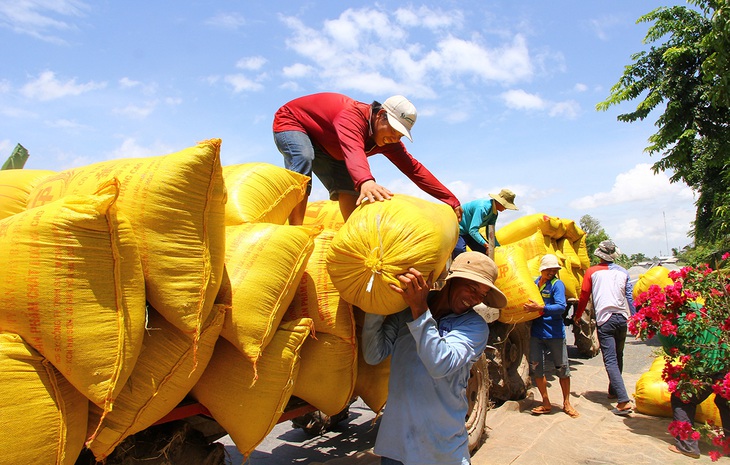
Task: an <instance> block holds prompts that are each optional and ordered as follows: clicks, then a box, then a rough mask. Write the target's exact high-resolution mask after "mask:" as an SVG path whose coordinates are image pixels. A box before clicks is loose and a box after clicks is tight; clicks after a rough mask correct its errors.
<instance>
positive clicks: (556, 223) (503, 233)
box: [495, 213, 565, 245]
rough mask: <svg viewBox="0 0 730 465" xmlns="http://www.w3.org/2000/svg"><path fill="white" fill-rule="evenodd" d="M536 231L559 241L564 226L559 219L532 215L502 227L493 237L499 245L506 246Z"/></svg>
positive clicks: (539, 214) (538, 214) (544, 215)
mask: <svg viewBox="0 0 730 465" xmlns="http://www.w3.org/2000/svg"><path fill="white" fill-rule="evenodd" d="M538 229H539V230H540V231H542V233H543V234H544V235H545V236H546V237H550V238H552V239H560V238H561V237H563V235H564V234H565V225H564V224H563V222H562V221H561V220H560V218H555V217H552V216H548V215H546V214H544V213H534V214H532V215H526V216H523V217H521V218H517V219H516V220H514V221H512V222H510V223H508V224H506V225H504V226H502V227H501V228H499V229H498V230H497V231H496V232H495V236H496V237H497V241H499V243H500V244H502V245H507V244H511V243H513V242H517V241H519V240H520V239H524V238H526V237H529V236H531V235H533V234H535V231H537V230H538Z"/></svg>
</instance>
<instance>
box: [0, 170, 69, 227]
mask: <svg viewBox="0 0 730 465" xmlns="http://www.w3.org/2000/svg"><path fill="white" fill-rule="evenodd" d="M51 174H55V172H54V171H48V170H25V169H22V170H0V220H1V219H3V218H7V217H8V216H11V215H15V214H16V213H20V212H22V211H24V210H25V209H26V206H27V205H28V196H29V195H30V191H32V190H33V188H34V187H35V185H36V184H38V182H40V181H41V180H42V179H44V178H45V177H46V176H49V175H51Z"/></svg>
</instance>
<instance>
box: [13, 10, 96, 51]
mask: <svg viewBox="0 0 730 465" xmlns="http://www.w3.org/2000/svg"><path fill="white" fill-rule="evenodd" d="M88 9H89V6H88V5H87V4H86V3H84V2H82V1H79V0H53V1H49V0H22V1H20V0H17V1H12V0H8V1H3V2H0V26H2V27H6V28H8V29H10V30H12V31H13V32H15V33H17V34H27V35H29V36H32V37H35V38H37V39H40V40H44V41H47V42H52V43H64V42H65V41H64V40H63V39H61V38H60V37H58V35H57V34H58V33H59V32H66V31H69V30H74V29H76V26H75V25H74V24H73V23H71V22H68V20H69V19H74V18H78V17H82V16H84V13H85V11H87V10H88Z"/></svg>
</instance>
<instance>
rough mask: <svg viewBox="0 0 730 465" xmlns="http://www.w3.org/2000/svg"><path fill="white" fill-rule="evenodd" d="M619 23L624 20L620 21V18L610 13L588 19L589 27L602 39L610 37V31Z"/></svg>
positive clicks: (622, 22) (605, 39)
mask: <svg viewBox="0 0 730 465" xmlns="http://www.w3.org/2000/svg"><path fill="white" fill-rule="evenodd" d="M621 24H624V21H622V20H621V18H619V17H617V16H613V15H610V16H605V17H603V18H599V19H592V20H590V21H589V28H590V29H592V30H593V32H594V34H596V37H598V38H599V39H601V40H603V41H607V40H609V39H610V31H611V30H612V29H614V28H616V26H619V25H621Z"/></svg>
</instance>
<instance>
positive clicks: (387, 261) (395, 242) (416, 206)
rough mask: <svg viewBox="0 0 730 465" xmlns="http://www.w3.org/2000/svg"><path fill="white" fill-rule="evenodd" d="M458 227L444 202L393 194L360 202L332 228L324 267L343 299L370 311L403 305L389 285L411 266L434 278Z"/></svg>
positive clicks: (386, 311)
mask: <svg viewBox="0 0 730 465" xmlns="http://www.w3.org/2000/svg"><path fill="white" fill-rule="evenodd" d="M458 235H459V225H458V223H457V221H456V215H455V214H454V213H453V210H452V209H451V207H449V206H448V205H445V204H442V203H438V204H437V203H434V202H429V201H427V200H422V199H419V198H416V197H411V196H408V195H404V194H397V195H395V196H393V198H392V199H391V200H386V201H383V202H365V203H364V204H361V205H360V206H359V207H358V208H357V209H355V211H354V212H353V214H352V215H351V216H350V218H349V219H348V220H347V223H345V224H344V226H342V228H341V229H340V230H339V231H337V234H336V235H335V238H334V240H333V241H332V246H331V248H330V251H329V253H328V254H327V269H328V271H329V274H330V278H331V279H332V282H333V283H334V285H335V287H336V288H337V290H339V291H340V295H341V296H342V298H343V299H345V300H346V301H348V302H350V303H351V304H353V305H356V306H358V307H360V308H361V309H362V310H364V311H366V312H369V313H377V314H381V315H389V314H392V313H397V312H399V311H401V310H403V309H404V308H406V303H405V301H404V300H403V298H402V297H401V296H400V294H398V293H397V292H395V291H393V290H392V289H391V288H390V286H389V285H390V284H396V285H400V282H399V281H398V279H397V278H396V275H398V274H401V273H404V272H405V271H407V270H408V269H409V268H410V267H415V268H416V269H418V270H419V271H420V272H421V273H423V274H424V275H425V276H428V275H429V273H432V272H433V279H434V281H435V280H436V278H437V277H438V276H439V275H440V274H441V272H442V271H443V270H444V268H445V267H446V261H447V260H448V259H449V257H450V256H451V252H452V251H453V249H454V246H455V245H456V240H457V239H458Z"/></svg>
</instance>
